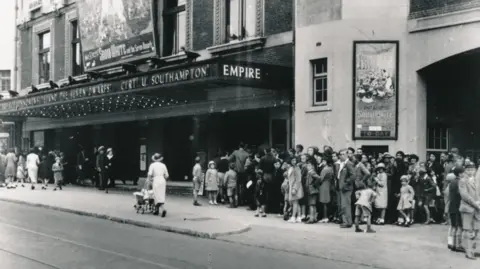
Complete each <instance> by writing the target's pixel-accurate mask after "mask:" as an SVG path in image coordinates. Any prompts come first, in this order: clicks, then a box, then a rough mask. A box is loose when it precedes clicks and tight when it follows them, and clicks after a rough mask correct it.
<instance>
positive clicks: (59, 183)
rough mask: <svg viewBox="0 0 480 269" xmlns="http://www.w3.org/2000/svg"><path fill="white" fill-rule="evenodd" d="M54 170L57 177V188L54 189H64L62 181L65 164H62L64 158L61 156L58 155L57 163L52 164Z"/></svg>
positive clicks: (54, 176) (55, 177)
mask: <svg viewBox="0 0 480 269" xmlns="http://www.w3.org/2000/svg"><path fill="white" fill-rule="evenodd" d="M52 171H53V178H54V179H55V188H54V189H53V190H54V191H56V190H57V188H58V189H59V190H62V183H63V164H62V159H61V158H60V157H57V158H56V159H55V163H54V164H53V166H52Z"/></svg>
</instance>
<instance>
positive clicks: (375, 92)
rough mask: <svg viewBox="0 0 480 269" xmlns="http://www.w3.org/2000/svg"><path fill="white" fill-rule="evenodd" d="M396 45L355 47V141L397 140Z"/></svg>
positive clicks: (385, 43)
mask: <svg viewBox="0 0 480 269" xmlns="http://www.w3.org/2000/svg"><path fill="white" fill-rule="evenodd" d="M397 53H398V43H397V42H388V41H386V42H380V41H379V42H356V43H355V85H354V94H355V97H354V98H355V105H354V122H353V130H354V131H353V137H354V138H355V139H392V140H394V139H396V138H397V118H398V115H397V95H398V85H397V81H398V79H397V76H398V75H397V73H398V71H397V61H398V57H397V55H398V54H397Z"/></svg>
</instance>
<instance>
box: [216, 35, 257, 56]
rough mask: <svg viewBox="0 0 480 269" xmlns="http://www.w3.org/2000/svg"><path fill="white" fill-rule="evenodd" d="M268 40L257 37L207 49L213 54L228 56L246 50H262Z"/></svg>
mask: <svg viewBox="0 0 480 269" xmlns="http://www.w3.org/2000/svg"><path fill="white" fill-rule="evenodd" d="M265 41H266V38H264V37H255V38H250V39H243V40H233V41H230V42H228V43H225V44H221V45H217V46H213V47H209V48H207V50H208V51H209V52H210V53H211V54H214V55H216V54H227V53H231V52H236V51H239V50H242V49H246V48H262V47H263V46H264V45H265Z"/></svg>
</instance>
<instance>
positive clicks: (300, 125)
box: [294, 0, 480, 159]
mask: <svg viewBox="0 0 480 269" xmlns="http://www.w3.org/2000/svg"><path fill="white" fill-rule="evenodd" d="M296 2H297V5H296V31H295V50H296V53H295V69H296V70H295V139H294V140H295V142H301V143H303V144H307V145H310V144H315V145H323V144H330V145H332V146H334V147H336V148H343V147H347V146H351V147H355V148H363V149H364V151H366V152H369V153H378V152H387V151H388V152H391V153H394V152H395V151H397V150H403V151H405V152H406V153H415V154H418V155H419V156H420V158H421V159H424V158H425V155H426V153H429V152H431V153H439V152H442V151H447V150H448V149H450V148H452V147H457V148H459V149H460V151H461V152H462V154H464V155H467V156H470V157H472V158H475V159H477V158H479V156H480V141H479V139H478V134H479V133H480V129H479V128H480V127H478V126H480V125H479V124H478V117H477V115H478V112H477V111H476V109H475V108H477V107H478V105H479V101H478V100H480V99H479V98H478V97H479V96H480V89H479V86H478V85H480V84H479V82H480V80H479V78H478V70H479V67H480V65H479V64H480V61H479V59H480V56H479V55H480V49H479V48H480V36H479V35H478V34H477V33H478V32H479V31H480V1H467V0H458V1H448V0H440V1H427V0H371V1H355V0H338V1H330V0H329V1H324V0H297V1H296Z"/></svg>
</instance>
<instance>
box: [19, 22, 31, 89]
mask: <svg viewBox="0 0 480 269" xmlns="http://www.w3.org/2000/svg"><path fill="white" fill-rule="evenodd" d="M20 42H21V43H20V63H21V65H19V72H20V88H21V89H23V88H26V87H28V86H30V85H32V28H31V27H30V28H27V29H24V30H22V31H20Z"/></svg>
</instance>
